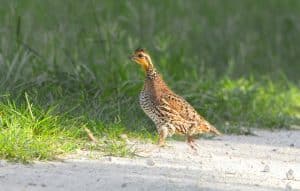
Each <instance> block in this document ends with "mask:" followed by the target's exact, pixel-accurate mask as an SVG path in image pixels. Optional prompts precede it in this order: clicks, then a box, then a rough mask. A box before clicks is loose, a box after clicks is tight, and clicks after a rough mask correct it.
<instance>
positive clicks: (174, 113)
mask: <svg viewBox="0 0 300 191" xmlns="http://www.w3.org/2000/svg"><path fill="white" fill-rule="evenodd" d="M130 59H131V60H132V61H134V62H135V63H137V64H139V65H140V66H141V67H142V69H143V70H144V72H145V81H144V86H143V88H142V90H141V92H140V95H139V103H140V106H141V108H142V110H143V111H144V112H145V114H146V115H147V116H148V117H149V118H150V119H151V120H152V121H153V122H154V124H155V126H156V130H157V132H158V135H159V138H158V145H159V146H161V147H163V146H166V141H165V140H166V138H167V137H168V136H169V137H171V136H172V135H174V134H179V135H185V136H186V138H187V143H188V145H189V146H190V147H191V148H192V149H194V150H197V147H198V145H197V144H196V143H195V138H194V136H195V135H197V134H202V133H212V134H215V135H222V134H221V132H220V131H218V129H217V128H215V127H214V126H213V125H211V124H210V123H209V122H208V121H207V120H205V119H204V117H202V116H201V115H200V114H198V112H197V111H196V110H195V109H194V108H193V107H192V106H191V105H190V104H189V103H188V102H187V101H186V100H185V99H184V98H183V97H181V96H179V95H177V94H176V93H174V92H173V91H172V90H171V89H170V88H169V87H168V85H167V84H166V83H165V81H164V80H163V77H162V75H161V74H160V73H159V72H158V71H157V69H156V68H155V66H154V65H153V63H152V60H151V57H150V55H149V54H148V52H147V51H146V50H145V49H143V48H138V49H136V50H135V51H134V53H133V54H132V55H131V56H130Z"/></svg>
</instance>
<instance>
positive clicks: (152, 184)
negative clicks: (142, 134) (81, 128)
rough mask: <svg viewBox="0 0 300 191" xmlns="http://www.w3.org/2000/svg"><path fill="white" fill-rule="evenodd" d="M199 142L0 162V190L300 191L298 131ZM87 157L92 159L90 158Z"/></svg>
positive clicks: (299, 138) (257, 133) (261, 133)
mask: <svg viewBox="0 0 300 191" xmlns="http://www.w3.org/2000/svg"><path fill="white" fill-rule="evenodd" d="M255 134H256V135H257V136H222V137H216V138H214V139H211V140H207V139H206V140H204V139H199V140H197V144H198V145H199V147H200V148H199V150H198V152H194V151H192V150H191V149H189V147H188V146H187V144H185V143H184V142H177V141H171V142H170V141H169V145H170V147H167V148H158V147H157V146H155V145H151V144H138V148H139V150H140V151H143V152H141V153H140V154H141V155H143V156H144V157H136V158H134V159H128V158H117V157H99V158H97V159H95V157H96V156H97V154H96V153H90V152H80V153H79V154H75V155H71V156H68V157H67V158H65V160H64V161H63V162H35V163H34V164H31V165H22V164H11V163H7V162H5V161H0V191H29V190H30V191H31V190H33V191H50V190H51V191H52V190H55V191H60V190H64V191H65V190H67V191H68V190H72V191H83V190H87V191H89V190H97V191H100V190H105V191H106V190H107V191H111V190H124V191H134V190H139V191H140V190H151V191H152V190H154V191H155V190H170V191H176V190H189V191H194V190H272V191H276V190H300V131H276V132H266V131H255ZM91 156H93V157H94V159H91Z"/></svg>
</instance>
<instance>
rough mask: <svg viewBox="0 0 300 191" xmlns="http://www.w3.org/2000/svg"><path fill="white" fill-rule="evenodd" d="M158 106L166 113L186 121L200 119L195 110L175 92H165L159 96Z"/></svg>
mask: <svg viewBox="0 0 300 191" xmlns="http://www.w3.org/2000/svg"><path fill="white" fill-rule="evenodd" d="M158 107H159V109H161V110H162V111H164V112H165V113H167V114H168V115H170V116H173V117H177V118H179V119H181V120H184V121H186V122H195V121H198V120H200V116H199V114H198V113H197V111H196V110H195V109H194V108H193V107H192V106H191V105H190V104H189V103H188V102H187V101H185V100H184V99H183V98H182V97H180V96H178V95H176V94H165V95H163V96H161V98H160V100H159V106H158Z"/></svg>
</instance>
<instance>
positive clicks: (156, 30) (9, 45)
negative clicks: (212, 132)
mask: <svg viewBox="0 0 300 191" xmlns="http://www.w3.org/2000/svg"><path fill="white" fill-rule="evenodd" d="M0 24H1V25H0V92H1V94H0V99H1V102H0V103H1V105H0V109H1V110H2V111H0V112H2V115H1V116H2V118H1V123H0V127H3V129H9V128H10V127H11V126H10V125H12V124H14V120H11V119H10V118H9V116H11V115H13V114H9V115H8V113H9V112H8V110H13V111H14V112H12V113H16V112H17V113H19V114H20V115H24V116H25V118H26V116H27V117H28V115H29V116H31V119H34V120H33V121H32V124H31V125H29V126H30V127H31V126H34V124H36V123H38V122H39V121H40V120H44V119H45V113H47V116H48V115H50V116H53V115H55V116H58V117H59V118H61V120H62V121H64V120H72V121H76V123H75V124H77V122H78V123H80V124H81V125H82V124H84V125H86V126H88V127H89V128H90V129H92V130H93V132H95V133H96V134H99V135H100V136H101V135H103V131H107V129H111V130H112V131H115V129H118V130H119V129H122V130H120V132H124V131H125V132H133V133H135V132H136V133H137V134H140V135H141V136H143V135H145V134H148V133H150V134H153V133H155V128H154V125H153V124H152V123H151V121H150V120H149V119H148V118H147V117H146V116H145V115H144V113H143V112H142V110H141V109H140V108H139V105H138V94H139V91H140V89H141V88H142V85H143V78H144V76H143V75H144V74H143V72H142V71H141V69H140V67H139V66H137V65H136V64H134V63H132V62H131V61H130V60H128V56H129V55H130V54H131V53H132V52H133V51H134V50H135V49H136V48H138V47H144V48H146V49H147V50H148V52H149V53H150V54H151V56H152V60H153V62H154V64H155V65H156V66H157V68H158V69H159V71H160V72H161V73H162V75H163V76H164V79H165V80H166V82H167V83H168V84H169V86H170V87H171V88H172V89H173V90H174V91H175V92H177V93H178V94H180V95H182V96H183V97H185V98H186V99H187V100H188V101H189V102H190V103H191V104H192V105H193V106H195V108H196V109H197V110H198V111H199V112H200V113H201V114H202V115H203V116H205V117H206V118H208V120H209V121H211V122H212V123H213V124H215V125H216V126H217V127H218V128H219V129H221V130H222V131H223V132H229V133H230V132H237V133H239V130H240V129H241V127H246V128H248V127H264V128H277V127H285V128H288V127H290V126H291V125H294V124H299V110H300V109H299V108H300V90H299V86H300V74H299V73H300V64H299V60H300V46H299V44H300V35H299V34H300V1H298V0H284V1H283V0H263V1H261V0H242V1H236V0H226V1H224V0H207V1H204V0H189V1H184V0H164V1H159V0H149V1H139V0H135V1H133V0H131V1H118V0H115V1H96V0H89V1H79V0H66V1H59V0H51V1H50V0H43V1H37V0H22V1H18V0H1V6H0ZM25 94H26V95H28V96H27V100H26V99H25V98H26V96H25ZM29 106H30V107H29ZM28 112H29V113H28ZM26 113H27V114H26ZM19 114H18V115H17V114H16V116H15V117H16V118H18V116H19ZM32 116H33V118H32ZM19 117H20V116H19ZM21 118H22V117H21ZM47 119H48V118H47ZM50 121H51V120H50ZM22 124H23V123H20V124H19V125H15V126H14V127H18V128H21V129H22V128H24V125H22ZM38 124H40V123H38ZM59 124H60V123H53V124H52V125H40V126H39V128H42V129H45V128H46V129H53V128H54V129H55V128H57V127H59V128H62V129H64V130H66V129H67V130H68V128H69V127H66V126H65V125H59ZM68 124H69V123H68ZM70 126H72V125H70ZM77 126H78V127H79V126H80V125H78V124H77V125H73V126H72V127H73V128H76V127H77ZM72 127H70V128H72Z"/></svg>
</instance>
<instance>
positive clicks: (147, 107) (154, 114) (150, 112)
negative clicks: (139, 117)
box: [139, 90, 160, 125]
mask: <svg viewBox="0 0 300 191" xmlns="http://www.w3.org/2000/svg"><path fill="white" fill-rule="evenodd" d="M139 102H140V106H141V108H142V109H143V111H144V112H145V113H146V115H147V116H148V117H149V118H150V119H151V120H152V121H153V122H154V123H155V124H156V125H157V124H159V123H160V116H159V112H158V110H157V109H156V107H155V103H154V101H153V100H152V99H151V96H150V94H149V93H147V92H146V91H145V90H142V91H141V93H140V97H139Z"/></svg>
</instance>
